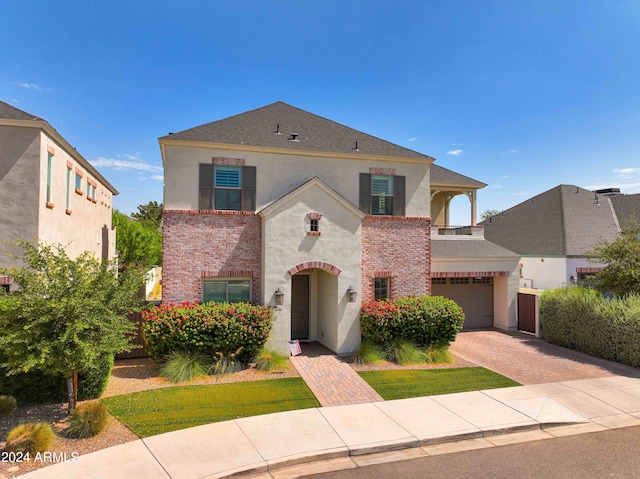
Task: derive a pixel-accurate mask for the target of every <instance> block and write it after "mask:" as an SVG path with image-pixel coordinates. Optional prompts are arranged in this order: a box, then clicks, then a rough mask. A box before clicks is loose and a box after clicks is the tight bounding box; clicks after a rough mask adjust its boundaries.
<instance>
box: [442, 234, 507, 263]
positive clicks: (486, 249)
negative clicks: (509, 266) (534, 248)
mask: <svg viewBox="0 0 640 479" xmlns="http://www.w3.org/2000/svg"><path fill="white" fill-rule="evenodd" d="M431 257H432V258H434V259H437V258H519V257H520V255H518V254H516V253H514V252H513V251H509V250H508V249H506V248H503V247H502V246H498V245H497V244H495V243H492V242H491V241H487V240H482V239H468V240H461V239H442V240H435V239H434V240H433V241H432V242H431Z"/></svg>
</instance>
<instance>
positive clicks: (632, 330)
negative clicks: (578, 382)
mask: <svg viewBox="0 0 640 479" xmlns="http://www.w3.org/2000/svg"><path fill="white" fill-rule="evenodd" d="M540 323H541V326H542V330H543V331H544V337H545V339H546V340H547V341H549V342H550V343H554V344H557V345H559V346H563V347H565V348H570V349H575V350H577V351H582V352H584V353H588V354H591V355H593V356H597V357H600V358H603V359H608V360H611V361H617V362H619V363H623V364H628V365H630V366H633V367H640V295H629V296H627V297H624V298H612V299H605V298H603V297H602V295H601V294H600V293H598V292H597V291H594V290H591V289H585V288H575V287H571V288H562V289H556V290H554V291H547V292H545V293H544V294H543V295H542V299H541V304H540Z"/></svg>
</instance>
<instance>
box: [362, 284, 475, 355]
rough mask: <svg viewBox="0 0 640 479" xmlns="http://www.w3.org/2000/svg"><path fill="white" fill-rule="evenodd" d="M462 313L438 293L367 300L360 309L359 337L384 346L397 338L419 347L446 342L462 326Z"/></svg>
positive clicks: (460, 309)
mask: <svg viewBox="0 0 640 479" xmlns="http://www.w3.org/2000/svg"><path fill="white" fill-rule="evenodd" d="M463 323H464V312H463V311H462V308H461V307H460V306H458V305H457V304H456V303H455V302H454V301H452V300H450V299H447V298H443V297H442V296H418V297H416V296H407V297H402V298H397V299H394V300H388V301H375V300H372V301H368V302H366V303H364V304H363V305H362V308H361V310H360V332H361V334H362V337H363V338H367V339H370V340H371V341H373V342H374V343H376V344H379V345H382V346H383V347H385V348H387V347H389V346H390V345H391V343H392V342H393V341H395V340H397V339H406V340H408V341H412V342H414V343H416V344H418V345H420V346H428V345H448V344H449V343H451V342H452V341H454V340H455V338H456V335H457V334H458V332H460V330H461V329H462V325H463Z"/></svg>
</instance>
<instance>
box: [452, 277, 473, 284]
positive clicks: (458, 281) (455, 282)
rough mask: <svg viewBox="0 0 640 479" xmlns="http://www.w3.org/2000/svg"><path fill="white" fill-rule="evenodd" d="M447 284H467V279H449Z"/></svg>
mask: <svg viewBox="0 0 640 479" xmlns="http://www.w3.org/2000/svg"><path fill="white" fill-rule="evenodd" d="M449 284H469V278H450V279H449Z"/></svg>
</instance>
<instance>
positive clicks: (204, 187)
mask: <svg viewBox="0 0 640 479" xmlns="http://www.w3.org/2000/svg"><path fill="white" fill-rule="evenodd" d="M212 199H213V165H209V164H206V163H201V164H200V191H199V200H198V209H200V210H212V209H213V204H212V203H213V201H212Z"/></svg>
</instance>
